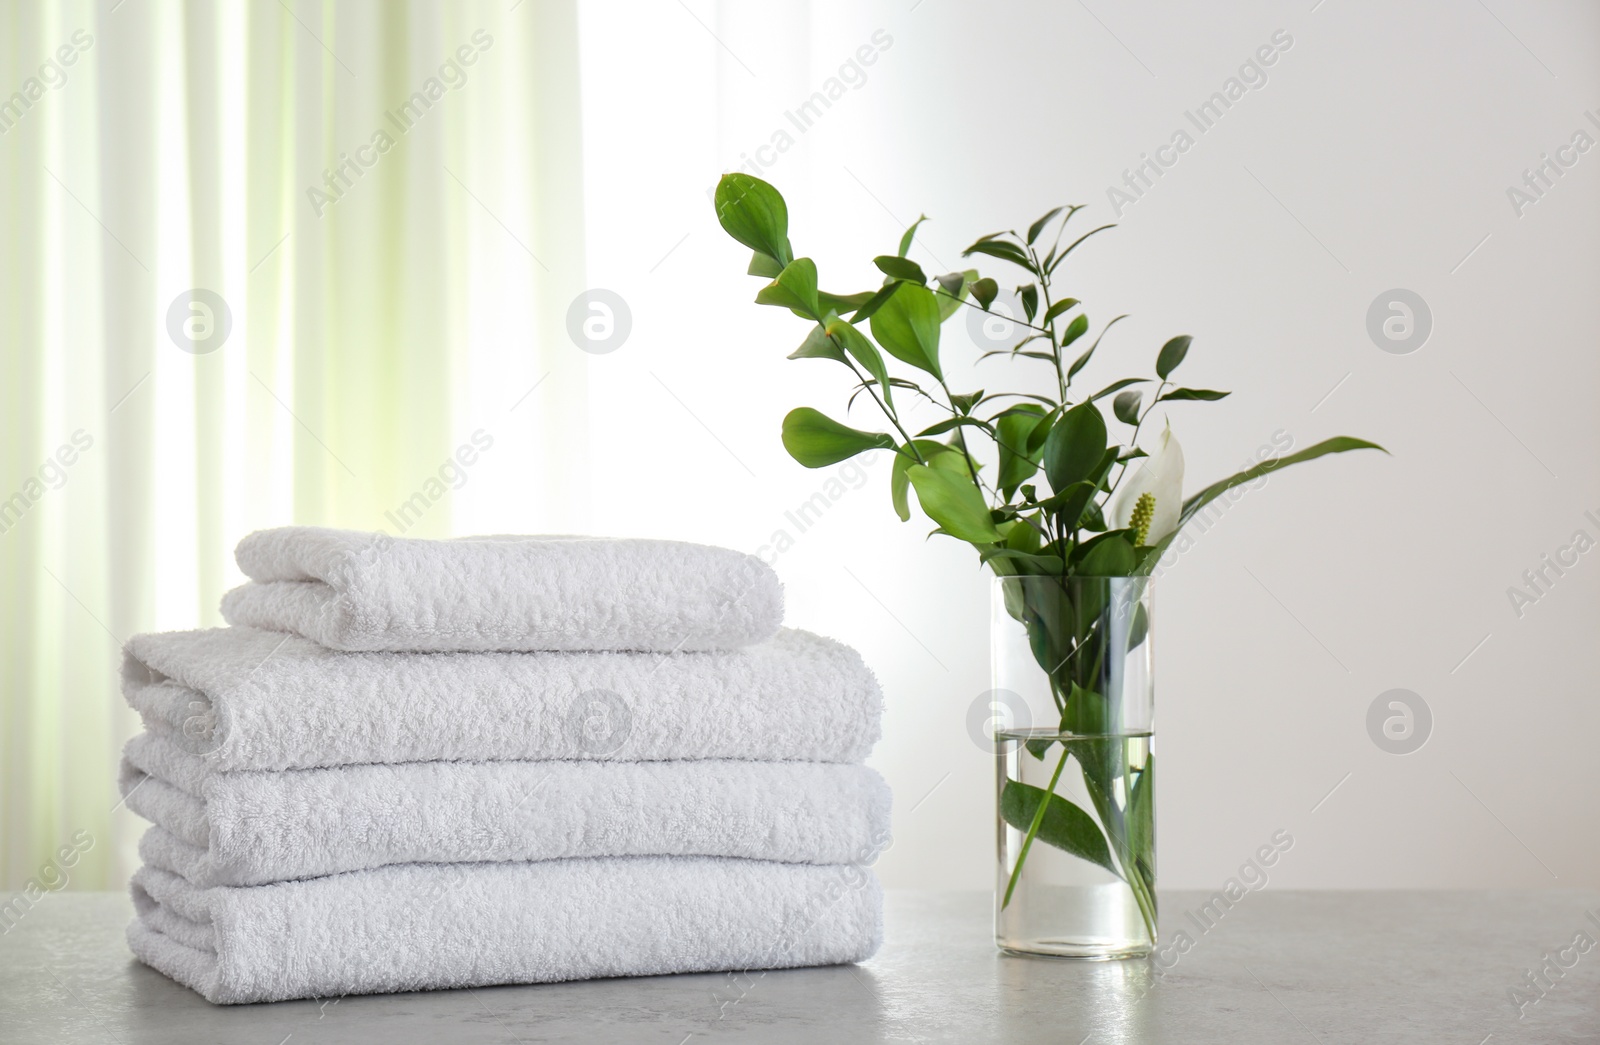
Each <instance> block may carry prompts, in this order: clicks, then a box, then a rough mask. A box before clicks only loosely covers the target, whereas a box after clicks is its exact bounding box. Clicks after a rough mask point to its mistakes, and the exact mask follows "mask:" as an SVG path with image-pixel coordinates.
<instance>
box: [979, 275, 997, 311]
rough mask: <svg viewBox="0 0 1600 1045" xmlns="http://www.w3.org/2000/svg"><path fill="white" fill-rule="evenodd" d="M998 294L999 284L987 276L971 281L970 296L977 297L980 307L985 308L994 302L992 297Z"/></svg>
mask: <svg viewBox="0 0 1600 1045" xmlns="http://www.w3.org/2000/svg"><path fill="white" fill-rule="evenodd" d="M999 294H1000V284H998V283H996V282H995V281H994V280H992V279H990V278H989V277H988V276H985V277H983V278H982V279H979V280H974V281H973V283H972V296H973V297H974V298H975V299H977V302H978V305H979V307H980V308H984V309H987V308H988V307H989V306H990V305H992V304H994V299H995V298H996V297H998V296H999Z"/></svg>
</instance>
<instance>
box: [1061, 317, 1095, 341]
mask: <svg viewBox="0 0 1600 1045" xmlns="http://www.w3.org/2000/svg"><path fill="white" fill-rule="evenodd" d="M1088 329H1089V317H1088V316H1079V317H1078V318H1077V319H1074V320H1073V321H1072V322H1071V323H1068V324H1067V329H1066V331H1065V332H1064V333H1063V334H1062V335H1061V347H1062V348H1066V347H1067V346H1068V345H1070V344H1072V343H1073V342H1074V341H1076V340H1078V339H1079V338H1080V337H1082V336H1083V335H1084V333H1085V332H1086V331H1087V330H1088Z"/></svg>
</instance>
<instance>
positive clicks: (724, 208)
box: [713, 171, 794, 266]
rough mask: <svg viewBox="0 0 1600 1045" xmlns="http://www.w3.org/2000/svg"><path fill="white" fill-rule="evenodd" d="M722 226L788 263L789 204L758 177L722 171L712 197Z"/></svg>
mask: <svg viewBox="0 0 1600 1045" xmlns="http://www.w3.org/2000/svg"><path fill="white" fill-rule="evenodd" d="M713 202H714V203H715V206H716V208H717V221H718V223H720V224H721V225H722V229H723V231H724V232H726V233H727V234H728V235H730V236H732V237H733V238H734V239H736V240H738V241H739V242H740V243H743V244H744V245H745V246H747V247H749V248H750V249H751V250H754V251H759V252H760V253H762V254H765V255H766V256H767V257H769V258H772V259H773V260H774V261H776V262H777V263H778V265H780V266H787V265H788V264H789V262H790V261H791V260H793V257H794V255H793V254H792V253H791V251H790V248H789V207H788V205H787V204H785V203H784V202H783V195H782V193H780V192H778V190H777V189H775V188H773V187H772V186H771V185H769V184H768V183H767V182H764V181H762V180H761V179H760V178H753V177H751V176H750V175H748V174H741V173H739V172H738V171H735V172H733V173H732V174H724V175H723V176H722V179H721V180H720V181H718V182H717V191H716V194H715V196H714V198H713Z"/></svg>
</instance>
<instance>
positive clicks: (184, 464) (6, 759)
mask: <svg viewBox="0 0 1600 1045" xmlns="http://www.w3.org/2000/svg"><path fill="white" fill-rule="evenodd" d="M576 37H577V26H576V15H575V12H574V10H573V5H572V4H571V2H570V0H569V2H555V3H551V2H546V0H540V2H537V3H526V2H525V3H520V4H516V5H514V6H513V5H510V4H505V3H494V4H478V3H450V4H443V3H434V4H429V3H421V2H407V3H380V2H365V3H360V2H353V3H337V4H335V3H333V2H331V0H330V2H317V0H298V2H297V0H284V3H279V2H277V0H259V2H251V3H185V4H177V3H171V4H169V3H147V2H140V0H121V2H118V0H101V2H98V3H93V4H90V3H65V2H37V3H27V4H20V3H17V4H12V3H7V4H5V5H4V6H3V7H0V77H3V79H0V189H3V192H0V212H3V214H4V241H5V244H6V249H5V250H3V251H0V352H3V363H4V376H3V379H0V415H3V416H4V424H5V427H6V438H5V440H4V444H3V447H0V587H3V590H4V593H5V595H4V603H3V610H0V612H3V613H4V620H3V621H0V888H21V887H23V886H24V885H25V883H27V882H28V881H30V880H35V879H40V876H41V874H42V875H44V878H43V879H40V880H41V881H42V884H44V885H45V886H46V887H47V888H49V887H57V886H58V885H59V884H60V880H61V878H62V876H61V875H60V874H59V873H58V872H57V871H55V870H53V869H51V865H52V862H53V861H54V855H53V854H55V853H56V851H57V850H58V849H60V848H61V847H62V846H64V845H73V844H75V840H77V841H76V844H77V845H78V846H79V847H80V848H81V847H82V839H83V837H84V836H85V835H87V836H88V838H90V839H92V840H93V844H92V846H91V847H90V848H89V849H88V852H87V853H86V854H85V855H84V856H83V858H82V859H81V860H79V861H77V862H76V864H75V866H73V867H72V868H71V870H70V872H68V873H67V874H66V876H65V877H66V878H67V879H69V880H70V887H72V888H107V887H118V886H120V884H121V881H122V880H123V879H124V878H125V877H126V875H127V873H128V872H129V871H130V870H131V867H132V865H133V863H134V862H135V861H136V856H135V854H134V853H133V845H134V842H135V841H136V839H137V837H138V834H139V832H140V831H141V830H142V827H143V824H142V823H141V822H140V821H138V820H137V819H136V818H134V817H132V816H131V814H129V813H128V812H127V811H126V810H125V809H123V808H122V807H121V806H120V804H119V795H118V793H117V790H116V766H117V760H118V752H119V749H120V746H121V744H122V742H123V741H124V740H125V739H126V738H127V737H128V736H129V735H131V733H132V732H133V731H135V730H136V729H137V728H138V723H137V720H136V717H135V716H133V715H132V714H131V713H130V712H129V711H128V710H127V709H126V708H125V707H124V705H123V704H122V701H121V698H120V695H119V693H118V691H117V673H118V668H119V663H120V652H119V646H120V644H121V643H122V642H123V641H124V640H125V639H126V638H127V637H128V636H129V635H131V634H133V633H136V632H140V631H150V630H164V629H174V628H192V627H207V626H215V625H218V624H220V623H221V621H220V619H219V617H218V614H217V601H218V598H219V597H220V595H221V593H222V592H223V591H224V590H226V589H227V588H228V587H230V586H231V585H233V584H235V583H238V582H239V580H240V578H239V576H238V574H237V572H236V570H235V569H234V566H233V563H232V557H231V551H232V547H233V544H234V543H235V542H236V541H237V539H238V538H239V537H240V536H242V535H243V534H244V533H247V532H249V531H250V530H253V529H258V528H261V527H265V526H273V525H280V524H285V523H290V522H301V523H316V524H322V525H330V526H349V527H359V528H365V529H385V530H388V531H389V532H391V533H394V532H398V531H399V530H400V529H401V526H399V525H396V523H395V521H394V520H397V519H398V520H400V522H401V523H402V524H403V526H404V529H405V532H408V533H412V534H420V535H430V536H431V535H442V534H446V533H450V532H454V531H459V530H461V529H463V527H465V528H466V529H469V530H471V529H481V528H485V527H484V526H483V525H481V524H482V523H485V522H487V523H494V522H498V521H499V520H501V519H503V518H510V519H518V520H523V519H527V518H530V515H529V510H530V507H531V498H532V497H533V496H534V494H533V492H532V491H535V490H538V489H549V488H550V487H551V484H554V483H558V482H560V481H561V480H562V478H563V477H564V476H570V475H572V474H575V473H576V472H577V471H578V470H581V469H582V468H583V466H584V461H583V453H582V448H581V446H574V445H573V443H572V441H571V440H567V441H566V443H565V445H562V440H561V439H560V435H561V433H562V432H563V431H564V430H566V429H567V428H568V426H570V425H571V424H572V423H573V421H574V417H575V416H576V415H575V413H574V412H575V411H581V410H582V408H583V397H584V383H583V370H582V363H581V361H579V360H575V359H573V358H572V357H574V356H578V355H580V353H577V352H575V351H573V350H572V348H571V345H570V344H567V345H566V346H565V350H563V347H562V344H561V342H562V341H563V340H564V339H565V336H566V335H565V326H564V323H565V312H566V308H567V304H568V302H570V301H571V300H572V299H573V297H574V295H575V294H576V293H577V292H578V291H579V290H581V289H582V287H583V278H584V258H583V250H582V242H583V240H582V226H581V221H582V217H581V216H582V211H583V207H582V195H581V184H582V165H581V140H580V135H579V130H578V127H579V112H578V90H577V87H578V69H577V58H576V55H577V39H576ZM552 376H553V377H554V379H553V380H545V381H544V382H543V384H539V382H540V380H541V378H547V379H548V378H552ZM535 385H537V386H538V387H537V388H535ZM530 388H534V391H533V392H532V394H526V395H525V398H523V399H519V398H518V397H519V396H523V395H524V394H525V393H526V392H527V390H528V389H530ZM556 388H559V390H560V391H559V395H557V394H554V392H553V391H552V390H553V389H556ZM476 432H481V433H483V434H484V435H485V436H487V437H488V438H490V439H492V440H493V441H494V446H495V449H494V450H493V451H492V452H491V453H489V454H486V455H484V463H483V464H482V465H480V466H479V467H480V468H484V469H491V470H492V472H493V474H495V475H497V476H498V477H499V481H497V482H495V483H493V484H489V483H485V482H479V481H478V480H474V482H477V483H478V485H477V486H473V487H468V488H467V489H469V490H471V491H472V492H471V494H470V495H469V494H468V493H467V492H466V491H465V490H464V491H463V492H462V493H461V494H459V495H458V494H457V493H456V492H455V491H454V490H453V489H451V487H450V486H449V485H448V484H447V485H445V486H444V487H443V489H444V491H445V493H444V495H442V496H437V497H436V496H434V494H435V493H436V492H437V491H438V490H439V489H440V484H438V483H430V482H429V480H430V479H433V478H435V477H436V474H437V473H438V471H439V469H440V467H441V465H442V463H443V462H445V461H446V460H448V459H449V458H450V457H451V456H452V454H453V453H454V452H455V450H456V448H457V447H458V446H460V445H462V444H464V443H467V442H470V441H471V439H472V437H473V434H474V433H476ZM555 445H562V453H561V455H560V457H559V458H557V457H556V456H555V455H554V454H552V453H551V452H550V451H548V450H547V449H545V448H547V447H550V446H555ZM519 477H520V478H521V479H522V480H523V481H513V480H514V479H515V478H519ZM581 510H582V506H581V505H577V506H574V507H573V508H572V511H574V512H581ZM539 521H544V522H548V523H549V524H550V525H551V528H556V527H558V526H561V525H562V524H565V525H568V526H570V525H573V523H574V521H577V520H575V519H574V517H573V516H570V515H569V516H568V517H567V518H565V519H559V520H539ZM474 524H480V525H474ZM519 528H522V529H527V528H529V527H528V526H527V525H522V526H519Z"/></svg>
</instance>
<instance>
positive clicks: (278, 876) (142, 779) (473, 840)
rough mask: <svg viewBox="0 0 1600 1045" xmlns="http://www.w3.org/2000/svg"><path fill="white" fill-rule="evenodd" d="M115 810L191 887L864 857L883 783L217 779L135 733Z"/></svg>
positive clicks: (514, 770)
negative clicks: (120, 807)
mask: <svg viewBox="0 0 1600 1045" xmlns="http://www.w3.org/2000/svg"><path fill="white" fill-rule="evenodd" d="M119 784H120V786H121V788H122V793H123V795H124V796H126V798H127V804H128V808H130V809H132V810H133V811H134V812H135V813H137V814H139V815H140V816H142V817H144V818H145V819H146V820H150V821H152V822H153V823H155V824H156V825H157V826H155V827H152V828H151V829H150V830H149V831H147V832H146V833H145V836H144V838H143V839H141V840H140V843H139V855H140V856H141V857H142V858H143V859H144V862H145V863H147V864H150V865H152V866H155V867H160V868H162V869H164V870H167V871H172V872H175V873H177V874H179V875H182V876H183V877H184V878H186V879H188V880H189V881H190V882H192V883H194V884H195V885H200V886H212V885H264V884H267V883H269V882H277V881H284V880H288V879H296V878H313V877H317V876H320V875H328V874H337V873H340V872H343V871H359V870H365V869H368V868H373V867H382V866H385V865H388V864H403V863H466V862H474V861H500V860H552V859H560V858H566V857H589V856H734V857H743V858H747V859H753V860H774V861H779V862H783V863H812V864H857V863H868V862H870V861H871V860H872V859H873V858H874V857H875V856H876V854H877V853H878V852H880V851H881V850H882V849H883V848H884V847H885V846H886V845H887V844H888V840H889V801H890V799H889V786H888V784H886V783H885V782H884V780H883V778H882V777H881V776H879V775H878V774H877V773H876V772H875V771H874V770H871V769H868V768H867V767H866V766H859V765H837V764H828V763H820V762H733V761H700V762H411V763H405V764H402V765H388V766H379V765H368V766H340V767H336V768H332V769H293V770H287V771H284V772H253V771H247V772H238V773H219V772H215V771H213V769H212V766H211V764H210V763H209V762H208V761H207V760H206V759H205V758H204V757H203V756H200V755H192V754H188V753H186V752H184V751H183V750H182V749H180V748H179V747H178V746H177V745H175V744H174V743H172V742H171V741H170V740H168V739H166V738H163V737H159V736H155V735H152V734H149V733H141V734H139V735H138V736H136V737H134V738H133V739H132V740H131V741H129V742H128V746H127V747H126V748H125V749H124V751H123V761H122V772H121V776H120V780H119Z"/></svg>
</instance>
